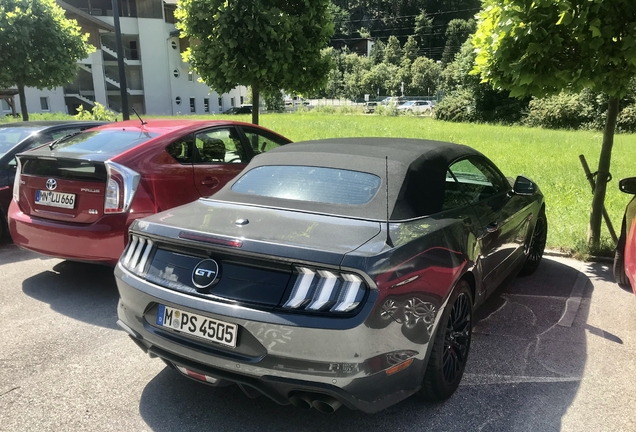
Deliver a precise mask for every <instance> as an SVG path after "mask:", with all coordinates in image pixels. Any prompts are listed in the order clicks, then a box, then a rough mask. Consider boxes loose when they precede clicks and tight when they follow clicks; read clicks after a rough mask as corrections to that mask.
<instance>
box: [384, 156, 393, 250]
mask: <svg viewBox="0 0 636 432" xmlns="http://www.w3.org/2000/svg"><path fill="white" fill-rule="evenodd" d="M384 160H385V162H386V164H385V168H386V244H387V245H388V246H389V247H393V241H392V240H391V230H390V228H389V157H388V156H385V159H384Z"/></svg>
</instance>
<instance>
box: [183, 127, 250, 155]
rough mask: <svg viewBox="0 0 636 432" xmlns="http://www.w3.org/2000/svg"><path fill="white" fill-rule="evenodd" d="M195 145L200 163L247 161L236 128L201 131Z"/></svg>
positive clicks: (196, 137)
mask: <svg viewBox="0 0 636 432" xmlns="http://www.w3.org/2000/svg"><path fill="white" fill-rule="evenodd" d="M195 145H196V148H197V151H198V153H199V159H198V162H199V163H247V160H246V155H245V152H244V151H243V145H242V144H241V140H240V139H239V137H238V135H237V133H236V131H235V130H234V128H229V129H213V130H209V131H205V132H200V133H198V134H197V135H196V136H195Z"/></svg>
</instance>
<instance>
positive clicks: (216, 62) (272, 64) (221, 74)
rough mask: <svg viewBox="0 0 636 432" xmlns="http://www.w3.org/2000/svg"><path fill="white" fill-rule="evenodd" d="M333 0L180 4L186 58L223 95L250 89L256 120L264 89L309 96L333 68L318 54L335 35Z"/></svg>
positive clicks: (188, 1)
mask: <svg viewBox="0 0 636 432" xmlns="http://www.w3.org/2000/svg"><path fill="white" fill-rule="evenodd" d="M329 3H330V1H329V0H312V1H300V0H295V1H284V0H251V1H245V0H181V1H179V5H178V7H177V10H176V12H175V17H177V19H178V20H179V22H178V23H177V27H178V28H179V30H181V35H182V37H188V38H190V40H191V41H192V43H191V45H190V48H188V49H187V50H186V52H185V53H184V54H183V56H184V59H185V60H186V61H188V62H190V64H191V65H192V68H193V69H194V70H195V71H196V72H197V73H198V74H199V75H200V77H201V79H202V80H203V81H204V82H205V83H206V84H208V85H209V86H210V87H213V88H215V89H216V90H217V91H219V92H223V93H224V92H228V91H230V90H231V89H232V88H234V87H236V86H237V85H251V86H252V94H253V98H254V102H253V105H254V106H255V107H256V108H255V109H254V110H252V122H253V123H254V124H258V106H259V94H260V91H261V90H267V91H271V92H273V91H275V90H279V89H283V88H284V89H285V91H286V92H288V93H305V92H307V93H310V92H312V91H314V90H317V89H319V88H322V87H323V86H324V83H325V81H326V78H327V73H328V72H329V69H330V66H331V65H330V60H329V57H326V56H322V55H321V53H320V50H321V49H322V48H324V47H326V45H327V43H328V42H329V40H330V38H331V36H332V35H333V31H334V28H333V17H332V16H331V15H330V14H329V13H328V6H329Z"/></svg>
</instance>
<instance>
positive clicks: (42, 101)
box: [40, 97, 49, 111]
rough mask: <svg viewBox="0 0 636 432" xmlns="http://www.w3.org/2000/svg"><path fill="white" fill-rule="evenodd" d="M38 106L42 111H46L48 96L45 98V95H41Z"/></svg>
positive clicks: (47, 108)
mask: <svg viewBox="0 0 636 432" xmlns="http://www.w3.org/2000/svg"><path fill="white" fill-rule="evenodd" d="M40 108H42V111H48V110H49V98H47V97H41V98H40Z"/></svg>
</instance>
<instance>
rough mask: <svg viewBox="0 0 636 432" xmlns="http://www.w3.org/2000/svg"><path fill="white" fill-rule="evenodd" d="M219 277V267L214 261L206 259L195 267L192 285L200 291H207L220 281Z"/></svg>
mask: <svg viewBox="0 0 636 432" xmlns="http://www.w3.org/2000/svg"><path fill="white" fill-rule="evenodd" d="M218 276H219V265H218V264H217V263H216V261H214V260H211V259H206V260H203V261H201V262H199V264H197V265H196V266H194V270H192V283H193V284H194V286H195V287H197V288H198V289H205V288H208V287H210V286H212V284H214V282H216V281H217V280H218Z"/></svg>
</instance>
